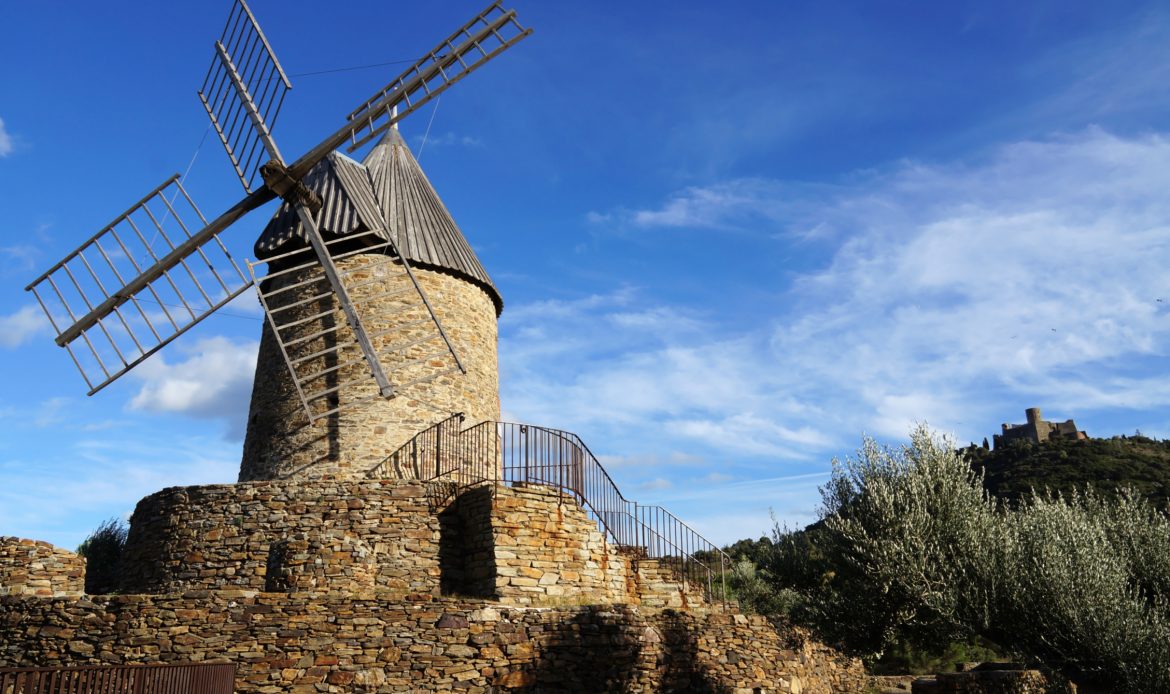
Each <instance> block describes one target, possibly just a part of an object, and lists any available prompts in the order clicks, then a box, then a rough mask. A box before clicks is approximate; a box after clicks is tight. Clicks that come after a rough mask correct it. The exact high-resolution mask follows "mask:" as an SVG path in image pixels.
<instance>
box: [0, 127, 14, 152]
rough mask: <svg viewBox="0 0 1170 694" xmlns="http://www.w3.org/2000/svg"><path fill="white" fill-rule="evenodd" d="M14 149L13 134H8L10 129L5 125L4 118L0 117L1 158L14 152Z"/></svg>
mask: <svg viewBox="0 0 1170 694" xmlns="http://www.w3.org/2000/svg"><path fill="white" fill-rule="evenodd" d="M12 150H13V144H12V136H11V135H9V134H8V129H7V128H6V127H5V126H4V119H3V118H0V159H3V158H4V157H7V156H8V155H9V154H12Z"/></svg>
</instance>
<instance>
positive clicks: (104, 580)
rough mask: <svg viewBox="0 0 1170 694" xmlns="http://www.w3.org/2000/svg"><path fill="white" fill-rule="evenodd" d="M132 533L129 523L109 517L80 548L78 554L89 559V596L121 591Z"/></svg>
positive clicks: (87, 588) (86, 570)
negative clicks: (129, 538) (119, 588)
mask: <svg viewBox="0 0 1170 694" xmlns="http://www.w3.org/2000/svg"><path fill="white" fill-rule="evenodd" d="M128 531H129V528H128V527H127V525H126V522H125V521H123V520H121V519H120V518H109V519H107V520H105V521H103V522H102V524H101V525H99V526H98V527H97V529H96V530H94V531H93V532H92V533H90V534H89V537H87V538H85V540H83V541H82V543H81V544H80V545H78V547H77V553H78V554H80V555H81V556H83V557H85V592H86V593H89V594H90V595H104V594H107V593H113V592H115V591H117V590H118V583H119V576H120V571H121V564H122V550H123V549H125V547H126V535H127V533H128Z"/></svg>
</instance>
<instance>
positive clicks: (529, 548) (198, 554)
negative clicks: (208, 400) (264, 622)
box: [120, 480, 706, 608]
mask: <svg viewBox="0 0 1170 694" xmlns="http://www.w3.org/2000/svg"><path fill="white" fill-rule="evenodd" d="M229 588H230V589H246V590H257V591H269V592H273V591H281V592H303V591H312V592H321V593H343V594H357V595H363V594H369V593H371V592H374V591H382V592H386V591H389V592H392V593H395V594H397V595H398V596H400V597H404V596H407V595H411V594H428V595H429V594H435V595H439V594H442V595H465V596H474V597H482V598H491V599H494V600H498V601H500V602H502V603H505V604H511V605H584V604H590V605H593V604H613V603H623V604H630V605H639V604H644V605H646V606H653V607H675V608H686V607H690V606H698V605H703V604H706V596H705V595H704V594H703V587H702V586H693V585H686V584H685V582H683V581H681V580H680V577H678V576H675V575H673V574H672V573H671V572H670V571H669V570H668V569H667V568H666V567H661V566H659V565H658V563H657V562H655V561H653V560H648V559H644V558H642V559H639V558H638V557H637V555H636V554H633V555H631V554H630V553H629V551H628V550H624V551H619V550H618V548H616V547H614V546H613V545H611V544H609V543H608V542H607V541H606V538H605V536H604V535H603V534H602V532H601V530H600V528H599V527H598V525H597V523H596V521H594V520H592V519H591V518H589V516H588V515H587V514H586V513H585V510H584V509H583V508H582V507H581V506H580V505H579V504H578V503H577V501H576V499H575V498H573V497H572V496H569V495H565V494H561V493H559V492H557V491H556V490H554V489H551V488H549V487H544V486H539V485H533V486H525V487H508V486H491V485H485V486H481V487H477V488H472V489H470V490H467V491H465V492H464V493H463V494H461V495H459V496H458V498H456V497H454V496H453V495H452V493H451V490H450V489H449V486H448V485H446V484H444V483H418V482H411V481H404V480H374V481H366V482H355V481H349V480H299V481H277V482H249V483H241V484H235V485H228V484H221V485H208V486H199V487H171V488H168V489H164V490H162V491H161V492H157V493H155V494H152V495H150V496H148V497H146V498H144V499H143V500H142V501H140V502H139V503H138V507H137V508H136V509H135V510H134V515H133V516H132V518H131V523H130V534H129V537H128V539H127V542H126V551H125V553H124V555H123V560H122V584H121V591H120V592H123V593H144V594H161V593H182V592H185V591H190V590H221V589H229Z"/></svg>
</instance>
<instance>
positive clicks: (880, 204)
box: [501, 128, 1170, 517]
mask: <svg viewBox="0 0 1170 694" xmlns="http://www.w3.org/2000/svg"><path fill="white" fill-rule="evenodd" d="M1168 188H1170V140H1167V138H1166V137H1165V136H1163V135H1157V134H1152V135H1144V136H1138V137H1124V136H1120V135H1116V134H1112V133H1109V132H1107V131H1104V130H1101V129H1097V128H1090V129H1087V130H1084V131H1080V132H1077V133H1073V134H1066V135H1060V136H1054V137H1050V138H1047V139H1044V140H1034V141H1022V142H1017V143H1013V144H1009V145H1006V146H1003V147H999V148H997V149H995V150H992V151H989V152H987V153H985V154H984V155H983V156H981V157H980V158H979V159H977V160H972V161H960V162H954V163H950V164H925V163H920V162H912V161H906V162H901V163H899V164H897V165H895V166H892V167H890V168H889V169H886V170H884V171H870V172H865V173H862V174H858V175H855V176H853V177H851V178H850V180H849V181H848V182H846V183H842V184H840V185H837V186H834V187H832V188H828V187H818V188H816V189H807V191H808V195H806V196H805V197H799V196H794V197H792V198H790V199H787V200H784V201H781V202H775V201H771V200H767V199H766V198H767V196H768V195H771V194H779V193H781V192H783V193H786V194H787V193H792V192H793V191H799V190H800V189H801V188H800V186H794V185H791V184H789V183H786V182H781V181H762V180H759V179H751V180H748V181H732V182H726V183H717V184H713V185H712V186H709V187H706V188H704V189H702V190H703V191H708V192H710V191H716V192H718V191H738V193H737V194H727V195H722V194H706V193H703V192H701V191H700V189H697V188H687V189H684V190H682V191H679V192H678V193H677V194H675V195H673V196H669V197H668V199H667V200H666V201H665V202H664V203H663V204H662V205H660V206H653V207H648V208H646V210H643V211H637V210H635V211H618V212H613V213H609V215H610V216H611V218H618V217H621V218H622V219H624V220H626V222H627V223H632V224H637V223H638V220H641V222H642V223H643V227H644V228H646V229H647V231H649V230H650V228H651V227H655V226H658V227H667V226H677V227H678V228H679V229H680V230H683V231H686V230H690V229H712V228H729V229H730V228H732V227H734V226H735V225H736V224H738V223H740V222H743V221H745V220H756V221H755V223H756V225H757V226H756V229H755V231H756V232H757V233H759V234H761V235H768V236H772V237H773V238H774V239H775V243H776V246H777V251H776V252H777V253H778V254H780V253H783V254H785V255H786V256H789V257H792V256H797V255H799V253H801V252H805V253H807V254H808V256H807V257H804V258H799V257H798V258H797V259H796V260H795V261H794V262H793V264H792V280H791V282H790V283H789V284H788V285H787V286H786V287H784V288H782V289H781V292H782V295H781V300H780V301H778V302H777V303H776V305H777V306H782V307H784V308H781V309H778V310H776V311H775V312H774V313H772V314H770V315H768V314H763V315H760V316H753V322H751V323H747V322H743V323H738V324H731V325H728V324H727V323H726V322H723V323H716V322H715V321H714V319H713V318H712V317H711V316H708V315H705V314H704V313H702V312H698V311H696V310H694V309H692V308H689V307H686V306H681V305H677V304H674V303H672V302H671V300H670V298H669V296H666V295H661V296H655V295H653V294H651V293H650V291H649V290H647V289H643V290H637V291H635V290H631V289H629V288H626V289H622V290H620V291H615V292H614V293H612V294H608V295H606V294H596V295H592V296H588V297H582V298H580V299H578V300H576V301H571V300H570V301H556V302H540V303H536V304H529V305H527V306H522V307H519V310H513V309H510V310H512V314H511V315H509V313H507V312H506V313H505V314H504V319H503V323H502V329H501V337H502V348H501V358H502V364H503V383H504V400H505V403H506V404H507V406H508V408H509V410H510V411H511V412H512V413H514V414H515V415H518V416H520V417H522V418H525V419H528V420H530V421H533V422H536V423H540V422H548V421H555V422H562V423H563V426H566V427H568V428H575V429H577V430H578V431H579V433H582V434H583V435H585V438H586V440H587V441H591V443H590V445H591V446H594V448H595V450H597V451H599V452H601V453H604V454H606V456H608V457H607V458H606V459H609V460H614V461H620V462H621V463H622V465H620V466H619V467H618V471H617V473H615V474H617V475H618V476H619V477H624V478H626V479H627V480H629V481H630V483H631V484H634V485H636V484H638V483H639V481H641V482H642V483H643V484H646V483H647V477H648V476H647V475H645V474H644V473H645V472H647V471H646V470H645V469H643V470H641V474H640V473H639V468H645V466H647V465H651V464H652V465H654V466H656V467H655V471H654V475H653V479H668V480H669V479H675V480H676V483H675V485H674V490H675V491H679V490H682V489H683V488H684V487H685V486H686V485H684V484H682V483H681V482H679V481H678V480H679V479H682V478H683V477H689V478H696V477H698V476H699V475H698V474H697V473H696V472H695V471H694V469H693V468H691V469H688V468H687V467H685V466H677V465H675V466H672V465H671V464H670V462H669V461H670V459H671V458H670V456H671V454H672V453H675V452H679V453H687V454H692V455H697V456H699V457H700V459H702V460H704V461H705V464H706V465H708V466H709V467H711V468H712V469H714V470H715V471H717V472H718V473H720V474H727V475H729V476H732V477H734V478H735V479H758V478H770V477H777V476H785V475H789V474H797V475H799V474H812V473H815V472H817V471H818V470H819V471H823V470H824V469H826V467H827V462H828V459H829V458H830V457H832V456H833V455H838V454H840V453H842V452H844V451H847V450H851V449H852V448H853V446H854V445H855V444H856V442H857V440H858V439H859V438H860V436H861V434H862V433H869V434H873V435H877V436H879V437H882V438H890V439H902V438H904V437H905V436H906V434H907V432H908V431H909V429H910V428H911V427H912V426H913V425H914V424H915V423H916V422H921V421H925V422H927V423H928V424H930V425H932V426H935V427H937V428H940V429H943V430H945V431H951V432H954V433H955V434H956V435H957V436H958V437H960V440H964V439H966V440H976V441H977V440H981V439H982V437H983V436H988V435H990V434H992V433H994V431H995V430H996V429H997V426H998V422H1001V421H1004V420H1005V419H1009V418H1011V417H1012V416H1013V415H1018V414H1019V413H1018V410H1022V409H1023V408H1024V407H1026V406H1030V405H1037V406H1041V407H1044V408H1046V409H1048V410H1049V411H1052V412H1053V414H1054V415H1058V416H1065V413H1066V412H1067V413H1068V416H1075V417H1076V418H1077V420H1078V422H1079V423H1081V424H1082V425H1085V423H1086V422H1093V421H1094V419H1095V418H1099V419H1102V420H1108V419H1109V417H1111V416H1114V417H1116V416H1119V415H1120V416H1125V415H1124V413H1125V412H1127V411H1129V412H1132V411H1135V410H1144V409H1151V408H1158V407H1165V406H1167V405H1170V369H1168V368H1167V367H1168V366H1170V279H1168V278H1167V277H1166V275H1165V272H1164V268H1163V265H1164V262H1163V259H1164V258H1166V257H1168V256H1170V198H1167V196H1166V195H1165V190H1167V189H1168ZM744 191H750V192H751V194H746V193H743V192H744ZM728 220H734V223H732V222H731V221H728ZM793 229H817V230H818V232H817V235H816V238H815V240H814V241H812V242H809V240H808V237H807V236H806V237H804V238H801V239H799V242H796V243H794V242H792V236H793V234H792V230H793ZM1159 299H1163V300H1162V301H1159ZM632 315H637V316H639V317H638V318H631V317H630V316H632ZM676 316H682V317H684V318H685V320H683V321H679V320H677V319H676V318H675V317H676ZM675 323H680V324H681V325H682V328H681V329H677V330H658V329H653V328H649V327H648V326H651V325H657V326H667V325H671V324H675ZM1090 428H1091V427H1090ZM1090 433H1091V434H1094V433H1099V434H1102V435H1108V434H1111V433H1116V432H1113V431H1096V432H1095V431H1090ZM842 437H844V438H842ZM814 489H815V485H809V489H807V490H806V494H805V497H804V498H805V499H806V502H805V503H806V504H807V510H808V512H810V513H811V509H812V508H813V507H815V503H816V501H815V496H813V495H814V494H815V491H813V490H814ZM643 491H644V493H645V494H646V495H648V496H653V494H654V492H656V491H661V489H658V488H657V486H656V485H650V486H646V487H643ZM697 508H698V507H697ZM699 512H700V513H702V512H703V511H701V510H700V511H699ZM793 514H795V515H797V516H799V515H800V513H797V512H796V511H793V512H792V513H790V514H788V515H789V516H791V517H795V516H793Z"/></svg>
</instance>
